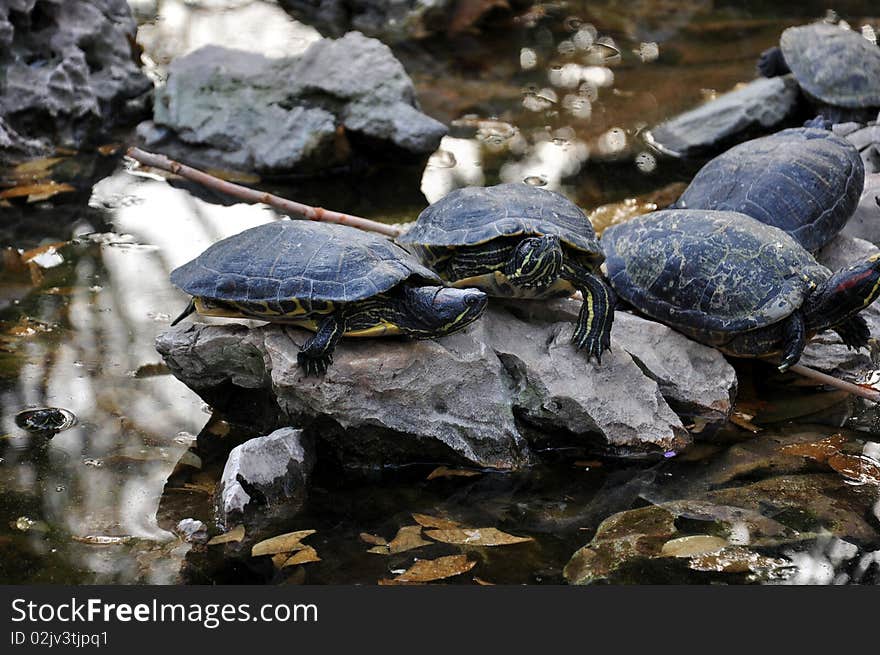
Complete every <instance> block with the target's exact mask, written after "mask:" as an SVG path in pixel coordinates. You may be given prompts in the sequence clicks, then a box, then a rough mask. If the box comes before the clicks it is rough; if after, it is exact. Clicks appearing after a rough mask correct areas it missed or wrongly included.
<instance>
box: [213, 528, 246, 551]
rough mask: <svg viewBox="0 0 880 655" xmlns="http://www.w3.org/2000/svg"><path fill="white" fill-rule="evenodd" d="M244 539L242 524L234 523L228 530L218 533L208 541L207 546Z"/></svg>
mask: <svg viewBox="0 0 880 655" xmlns="http://www.w3.org/2000/svg"><path fill="white" fill-rule="evenodd" d="M242 539H244V526H243V525H236V526H235V527H234V528H232V530H230V531H229V532H224V533H223V534H218V535H217V536H216V537H213V538H211V540H210V541H208V545H209V546H217V545H218V544H230V543H234V542H237V541H241V540H242Z"/></svg>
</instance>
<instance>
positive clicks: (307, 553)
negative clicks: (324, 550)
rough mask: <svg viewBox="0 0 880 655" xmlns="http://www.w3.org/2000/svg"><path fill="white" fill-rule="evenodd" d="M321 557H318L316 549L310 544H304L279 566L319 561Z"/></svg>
mask: <svg viewBox="0 0 880 655" xmlns="http://www.w3.org/2000/svg"><path fill="white" fill-rule="evenodd" d="M320 561H321V558H320V557H318V551H316V550H315V549H314V548H312V547H311V546H306V547H305V548H303V549H302V550H301V551H299V552H298V553H296V554H295V555H294V556H293V557H291V558H289V559H288V560H287V561H286V562H284V565H283V566H282V567H281V568H285V567H287V566H296V565H297V564H308V563H309V562H320Z"/></svg>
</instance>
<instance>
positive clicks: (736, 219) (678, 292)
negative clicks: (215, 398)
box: [602, 209, 831, 334]
mask: <svg viewBox="0 0 880 655" xmlns="http://www.w3.org/2000/svg"><path fill="white" fill-rule="evenodd" d="M602 245H603V246H604V248H605V256H606V259H605V263H604V264H603V269H604V271H605V274H606V275H607V277H608V279H609V281H610V282H611V286H612V287H614V290H615V291H616V292H617V294H618V295H619V296H620V297H621V298H623V299H624V300H626V301H627V302H629V303H630V304H631V305H633V306H634V307H635V308H636V309H638V310H639V311H641V312H644V313H645V314H647V315H649V316H652V317H654V318H656V319H658V320H660V321H663V322H664V323H668V324H670V325H672V326H673V327H682V328H686V329H690V330H691V331H692V332H693V331H705V332H713V333H727V334H731V333H738V332H745V331H747V330H753V329H756V328H761V327H765V326H767V325H771V324H773V323H776V322H778V321H780V320H782V319H784V318H785V317H787V316H788V315H790V314H791V313H792V312H793V311H795V310H796V309H798V308H799V307H800V306H801V305H802V304H803V301H804V298H805V296H806V295H807V294H808V292H809V291H811V290H812V289H813V288H815V286H817V285H818V284H820V283H821V282H823V281H825V280H826V279H827V278H828V277H829V276H830V275H831V273H830V272H829V271H828V269H826V268H825V267H824V266H821V265H819V264H818V263H817V262H816V260H815V259H813V257H812V255H810V253H808V252H807V251H806V250H804V249H803V248H802V247H801V246H800V245H798V243H797V242H796V241H795V240H794V239H792V238H791V237H790V236H788V235H787V234H786V233H785V232H783V231H782V230H780V229H778V228H775V227H772V226H770V225H765V224H764V223H761V222H759V221H756V220H755V219H753V218H751V217H749V216H746V215H744V214H739V213H736V212H720V211H706V210H697V209H672V210H665V211H658V212H652V213H650V214H645V215H644V216H640V217H638V218H635V219H633V220H631V221H628V222H626V223H622V224H620V225H615V226H613V227H611V228H609V229H608V230H606V231H605V232H604V233H603V235H602Z"/></svg>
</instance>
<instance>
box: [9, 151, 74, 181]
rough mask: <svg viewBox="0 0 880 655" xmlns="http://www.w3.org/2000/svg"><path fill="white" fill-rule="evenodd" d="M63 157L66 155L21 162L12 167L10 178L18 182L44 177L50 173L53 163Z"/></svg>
mask: <svg viewBox="0 0 880 655" xmlns="http://www.w3.org/2000/svg"><path fill="white" fill-rule="evenodd" d="M65 159H66V157H45V158H42V159H31V160H29V161H26V162H22V163H21V164H19V165H18V166H16V167H15V168H13V169H12V178H13V179H14V180H17V181H19V182H24V181H26V180H41V179H46V178H48V177H49V176H50V175H51V172H52V169H53V168H54V167H55V164H58V163H59V162H62V161H64V160H65Z"/></svg>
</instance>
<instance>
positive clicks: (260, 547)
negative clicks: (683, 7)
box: [251, 530, 315, 557]
mask: <svg viewBox="0 0 880 655" xmlns="http://www.w3.org/2000/svg"><path fill="white" fill-rule="evenodd" d="M311 534H315V531H314V530H297V531H296V532H287V533H285V534H279V535H278V536H277V537H272V538H270V539H264V540H263V541H261V542H259V543H257V544H254V547H253V548H251V557H259V556H261V555H275V554H277V553H290V552H293V551H295V550H303V549H304V548H308V546H305V545H303V544H301V543H300V541H302V540H303V539H305V538H306V537H308V536H309V535H311Z"/></svg>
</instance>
